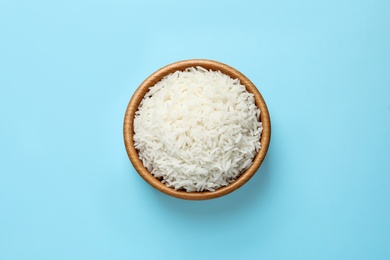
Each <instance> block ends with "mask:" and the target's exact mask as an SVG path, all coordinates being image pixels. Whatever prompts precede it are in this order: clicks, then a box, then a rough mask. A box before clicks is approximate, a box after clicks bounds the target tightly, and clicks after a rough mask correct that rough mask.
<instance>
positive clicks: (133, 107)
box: [123, 59, 271, 200]
mask: <svg viewBox="0 0 390 260" xmlns="http://www.w3.org/2000/svg"><path fill="white" fill-rule="evenodd" d="M196 66H202V67H203V68H205V69H211V70H220V71H221V72H222V73H224V74H227V75H229V76H230V77H232V78H238V79H239V80H240V82H241V84H243V85H244V86H245V87H246V89H247V90H248V91H249V92H250V93H253V94H254V96H255V102H256V105H257V106H258V107H259V109H260V111H261V114H260V121H261V122H262V124H263V132H262V135H261V139H260V142H261V149H260V151H259V152H258V154H257V155H256V156H255V158H254V160H253V163H252V165H251V166H250V167H249V168H248V169H247V170H246V171H245V172H244V173H243V174H242V175H241V176H240V177H239V178H237V180H236V181H234V182H233V183H231V184H229V185H228V186H226V187H222V188H219V189H217V190H216V191H213V192H210V191H204V192H186V191H176V190H174V189H173V188H169V187H167V186H166V185H165V184H163V183H161V182H160V181H159V180H158V179H156V178H155V177H154V176H153V175H152V174H151V173H150V172H149V171H148V170H147V169H146V168H145V167H144V166H143V164H142V161H141V160H140V159H139V157H138V153H137V150H136V149H135V148H134V141H133V135H134V132H133V122H134V115H135V112H136V111H137V110H138V106H139V104H140V102H141V100H142V99H143V97H144V95H145V93H146V92H148V91H149V88H150V87H152V86H154V85H155V84H156V83H157V82H158V81H160V80H161V79H162V78H163V77H164V76H166V75H168V74H169V73H172V72H174V71H177V70H180V71H183V70H185V69H186V68H188V67H196ZM123 135H124V142H125V146H126V151H127V154H128V156H129V158H130V161H131V163H132V164H133V166H134V168H135V169H136V171H137V172H138V173H139V175H141V177H142V178H143V179H144V180H145V181H146V182H148V183H149V184H150V185H152V186H153V187H154V188H156V189H158V190H159V191H161V192H163V193H165V194H168V195H171V196H173V197H176V198H180V199H187V200H206V199H213V198H217V197H221V196H224V195H226V194H228V193H230V192H232V191H234V190H236V189H238V188H240V187H241V186H242V185H244V184H245V183H246V182H247V181H248V180H249V179H250V178H251V177H252V176H253V175H254V174H255V173H256V171H257V170H258V169H259V167H260V165H261V163H262V162H263V160H264V158H265V156H266V153H267V150H268V146H269V143H270V139H271V121H270V116H269V112H268V108H267V105H266V103H265V101H264V99H263V97H262V96H261V94H260V92H259V91H258V89H257V88H256V87H255V85H254V84H253V83H252V82H251V81H250V80H249V79H248V78H247V77H245V76H244V75H243V74H242V73H241V72H239V71H238V70H236V69H234V68H232V67H230V66H228V65H226V64H223V63H220V62H217V61H212V60H203V59H194V60H184V61H179V62H175V63H173V64H170V65H167V66H165V67H163V68H161V69H159V70H157V71H156V72H154V73H153V74H152V75H150V76H149V77H148V78H147V79H145V81H144V82H142V83H141V85H140V86H139V87H138V88H137V90H136V91H135V93H134V95H133V96H132V98H131V100H130V102H129V104H128V106H127V110H126V114H125V119H124V124H123Z"/></svg>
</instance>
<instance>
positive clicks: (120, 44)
mask: <svg viewBox="0 0 390 260" xmlns="http://www.w3.org/2000/svg"><path fill="white" fill-rule="evenodd" d="M389 28H390V2H389V1H386V0H383V1H373V0H365V1H251V2H249V1H239V2H235V1H224V2H217V1H215V2H212V1H206V0H199V1H168V2H166V1H161V2H155V1H116V0H115V1H74V0H72V1H41V0H38V1H12V0H1V1H0V89H1V92H0V93H1V94H0V118H1V128H0V155H1V159H0V160H1V161H0V162H1V163H0V259H1V260H8V259H29V260H31V259H39V260H44V259H183V258H184V259H390V247H389V245H390V190H389V187H390V186H389V185H390V48H389V46H390V30H389ZM189 58H207V59H214V60H218V61H221V62H224V63H227V64H229V65H231V66H233V67H235V68H236V69H238V70H240V71H241V72H242V73H244V74H245V75H246V76H247V77H248V78H250V79H251V80H252V81H253V82H254V83H255V84H256V85H257V86H258V88H259V89H260V91H261V92H262V94H263V96H264V98H265V100H266V101H267V103H268V107H269V110H270V114H271V119H272V131H273V132H272V140H271V146H270V150H269V153H268V155H267V157H266V160H265V161H264V164H263V165H262V167H261V168H260V170H259V171H258V173H257V174H256V175H255V176H254V177H253V178H252V179H251V180H250V181H249V182H248V183H247V184H246V185H245V186H243V187H242V188H241V189H239V190H237V191H236V192H234V193H232V194H230V195H228V196H225V197H222V198H219V199H216V200H211V201H200V202H191V201H183V200H179V199H175V198H171V197H169V196H167V195H164V194H162V193H159V192H158V191H156V190H154V189H153V188H151V187H150V186H149V185H148V184H147V183H146V182H144V181H143V180H142V179H141V177H139V176H138V175H137V173H136V172H135V170H134V168H133V167H132V165H131V164H130V161H129V159H128V157H127V155H126V152H125V148H124V145H123V138H122V123H123V117H124V112H125V109H126V106H127V103H128V101H129V99H130V97H131V95H132V94H133V92H134V91H135V89H136V87H137V86H138V85H139V84H140V83H141V82H142V81H143V80H144V79H145V78H146V77H147V76H148V75H150V74H151V73H152V72H154V71H155V70H157V69H159V68H160V67H162V66H164V65H167V64H169V63H172V62H175V61H179V60H183V59H189Z"/></svg>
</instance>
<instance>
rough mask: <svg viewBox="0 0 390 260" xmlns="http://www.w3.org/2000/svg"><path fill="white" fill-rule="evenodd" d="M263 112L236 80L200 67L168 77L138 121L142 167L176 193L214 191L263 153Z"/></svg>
mask: <svg viewBox="0 0 390 260" xmlns="http://www.w3.org/2000/svg"><path fill="white" fill-rule="evenodd" d="M259 118H260V110H259V109H258V107H257V106H256V105H255V101H254V96H253V94H251V93H249V92H248V91H247V90H246V88H245V86H243V85H241V84H240V81H239V80H238V79H232V78H230V77H229V76H228V75H226V74H223V73H221V72H220V71H211V70H210V71H208V70H206V69H204V68H202V67H196V68H193V67H191V68H187V69H186V70H185V71H176V72H174V73H171V74H169V75H167V76H165V77H164V78H163V79H162V80H161V81H159V82H158V83H157V84H156V85H154V86H153V87H151V88H150V90H149V92H148V93H146V95H145V97H144V99H143V100H142V101H141V103H140V105H139V108H138V111H137V112H136V114H135V119H134V145H135V148H136V149H137V150H138V154H139V158H140V159H141V160H142V162H143V164H144V166H145V167H146V168H147V169H148V171H150V172H151V173H152V174H153V175H154V176H155V177H156V178H158V179H160V180H161V182H162V183H165V185H167V186H168V187H172V188H174V189H176V190H178V189H184V190H186V191H188V192H193V191H204V190H208V191H215V190H216V189H218V188H220V187H222V186H226V185H228V184H229V183H231V182H233V181H234V180H236V179H237V177H239V176H240V174H242V173H243V172H244V171H245V170H246V169H247V168H248V167H249V166H250V165H251V164H252V160H253V158H254V156H255V155H256V154H257V152H258V151H259V149H260V135H261V132H262V129H263V128H262V125H261V122H260V121H259Z"/></svg>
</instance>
